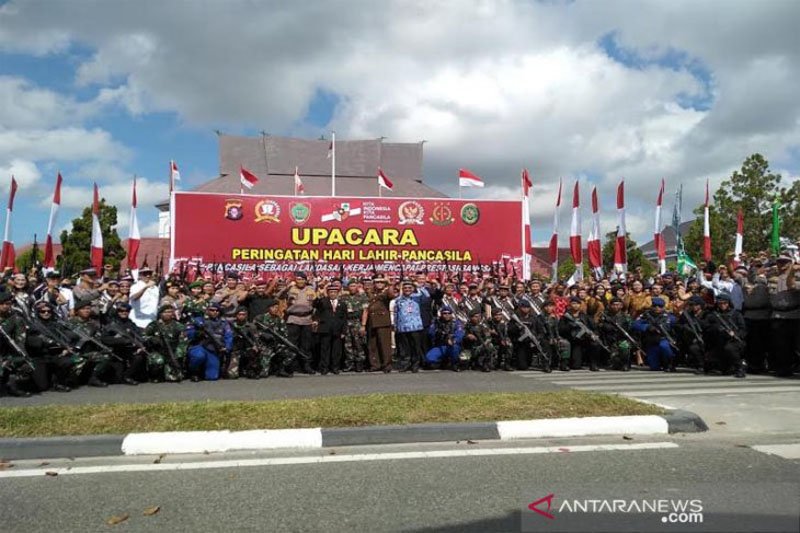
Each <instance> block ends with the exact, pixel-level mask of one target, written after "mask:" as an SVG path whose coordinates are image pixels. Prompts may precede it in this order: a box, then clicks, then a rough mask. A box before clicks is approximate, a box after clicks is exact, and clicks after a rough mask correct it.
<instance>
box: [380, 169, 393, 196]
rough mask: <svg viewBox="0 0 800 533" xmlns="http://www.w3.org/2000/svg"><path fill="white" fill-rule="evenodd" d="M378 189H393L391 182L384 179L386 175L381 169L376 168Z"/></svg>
mask: <svg viewBox="0 0 800 533" xmlns="http://www.w3.org/2000/svg"><path fill="white" fill-rule="evenodd" d="M378 187H379V188H380V187H383V188H384V189H389V190H390V191H391V190H392V189H394V183H392V182H391V180H390V179H389V178H387V177H386V174H385V173H384V172H383V169H382V168H381V167H378Z"/></svg>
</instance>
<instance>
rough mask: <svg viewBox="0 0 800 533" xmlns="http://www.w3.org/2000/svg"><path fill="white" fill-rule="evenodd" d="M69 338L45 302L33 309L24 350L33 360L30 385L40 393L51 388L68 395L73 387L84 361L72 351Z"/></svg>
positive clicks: (37, 304) (39, 303) (50, 307)
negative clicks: (70, 384)
mask: <svg viewBox="0 0 800 533" xmlns="http://www.w3.org/2000/svg"><path fill="white" fill-rule="evenodd" d="M71 340H72V339H71V338H70V336H68V335H66V334H65V332H64V331H63V330H62V329H61V326H60V324H59V323H58V320H57V319H56V318H55V316H54V314H53V306H52V305H51V304H49V303H47V302H38V303H36V304H35V305H34V316H33V318H32V319H31V320H30V322H29V323H28V332H27V336H26V338H25V348H26V351H27V352H28V354H29V355H30V356H31V359H33V366H34V372H33V382H34V386H35V387H36V388H37V389H38V390H39V391H44V390H47V389H48V388H50V383H51V381H52V385H53V390H54V391H57V392H69V391H70V390H72V389H71V388H70V386H69V385H68V383H76V382H77V381H78V376H79V375H80V374H81V371H82V370H83V367H84V365H85V364H86V360H85V359H84V358H83V357H81V355H80V354H77V353H76V352H75V351H74V350H72V346H71V345H70V341H71Z"/></svg>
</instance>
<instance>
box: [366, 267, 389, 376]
mask: <svg viewBox="0 0 800 533" xmlns="http://www.w3.org/2000/svg"><path fill="white" fill-rule="evenodd" d="M392 299H394V290H393V289H392V288H391V287H387V286H386V280H385V279H384V278H375V279H374V280H373V290H372V292H371V293H370V294H369V302H368V303H367V308H366V309H365V310H364V312H363V313H362V315H361V331H362V333H366V334H367V339H368V348H369V363H370V371H371V372H377V371H379V370H382V371H383V372H385V373H387V374H388V373H389V372H391V371H392V316H391V313H390V312H389V302H391V301H392Z"/></svg>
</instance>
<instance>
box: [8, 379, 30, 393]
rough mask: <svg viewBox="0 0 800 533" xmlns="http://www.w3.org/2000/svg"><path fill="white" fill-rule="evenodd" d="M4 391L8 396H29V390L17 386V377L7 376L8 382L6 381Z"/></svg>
mask: <svg viewBox="0 0 800 533" xmlns="http://www.w3.org/2000/svg"><path fill="white" fill-rule="evenodd" d="M6 392H7V393H8V395H9V396H16V397H17V398H29V397H30V396H31V393H30V392H28V391H26V390H22V389H20V388H19V385H18V384H17V378H14V377H10V378H8V383H6Z"/></svg>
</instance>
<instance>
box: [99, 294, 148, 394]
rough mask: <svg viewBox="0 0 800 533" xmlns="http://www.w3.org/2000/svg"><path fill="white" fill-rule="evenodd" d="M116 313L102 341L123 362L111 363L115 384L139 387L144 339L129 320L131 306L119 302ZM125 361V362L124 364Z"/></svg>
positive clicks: (142, 365) (142, 368)
mask: <svg viewBox="0 0 800 533" xmlns="http://www.w3.org/2000/svg"><path fill="white" fill-rule="evenodd" d="M114 310H115V311H116V313H115V314H114V316H113V317H112V318H111V319H110V320H109V322H108V324H106V325H105V326H103V330H102V334H101V336H100V340H101V341H102V342H103V344H105V345H106V346H110V347H111V348H112V349H113V350H114V353H115V354H117V355H118V356H119V358H120V359H121V360H122V361H118V360H117V361H114V360H112V361H111V362H110V365H111V368H112V369H113V371H114V377H115V382H117V383H118V382H120V381H121V382H122V383H125V384H126V385H138V384H139V382H138V378H140V377H141V375H142V373H143V371H144V368H145V364H146V355H145V353H144V349H143V346H144V339H143V338H142V334H141V331H140V330H139V327H138V326H137V325H136V324H134V322H133V320H131V319H130V318H129V316H130V313H131V305H130V304H129V303H125V302H119V303H117V304H115V305H114ZM123 361H124V362H123Z"/></svg>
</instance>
